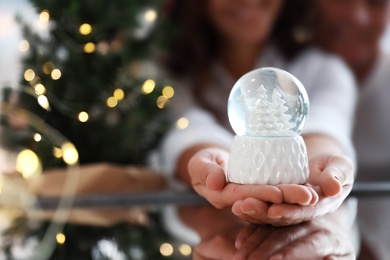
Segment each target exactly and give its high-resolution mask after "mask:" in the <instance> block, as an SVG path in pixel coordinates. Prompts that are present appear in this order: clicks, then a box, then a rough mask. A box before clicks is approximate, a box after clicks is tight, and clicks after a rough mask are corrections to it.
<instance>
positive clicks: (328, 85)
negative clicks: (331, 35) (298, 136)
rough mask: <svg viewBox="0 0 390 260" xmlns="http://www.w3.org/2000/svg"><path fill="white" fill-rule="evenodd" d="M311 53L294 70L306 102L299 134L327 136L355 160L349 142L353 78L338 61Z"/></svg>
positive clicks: (353, 90)
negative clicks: (305, 111) (306, 106)
mask: <svg viewBox="0 0 390 260" xmlns="http://www.w3.org/2000/svg"><path fill="white" fill-rule="evenodd" d="M313 53H314V55H311V56H310V58H308V61H307V62H306V64H305V66H301V67H300V68H299V69H297V71H296V76H297V77H298V78H299V79H300V80H301V81H302V83H303V84H304V86H305V87H306V90H307V92H308V96H309V102H310V112H309V119H308V121H307V123H306V125H305V127H304V130H303V133H302V134H303V135H305V134H312V133H320V134H325V135H328V136H330V137H332V138H333V139H335V140H336V141H337V142H338V143H339V144H340V145H341V146H342V147H343V148H344V150H345V152H346V153H347V154H348V155H349V156H350V157H351V158H352V159H355V152H354V149H353V145H352V140H351V134H352V127H353V118H354V110H355V103H356V95H357V94H356V84H355V81H354V78H353V76H352V74H351V72H350V71H349V70H348V68H347V67H346V66H345V65H344V63H343V62H342V61H341V60H339V59H338V58H336V57H332V56H328V55H325V54H323V53H321V52H319V51H313ZM313 53H312V54H313ZM297 74H299V75H297Z"/></svg>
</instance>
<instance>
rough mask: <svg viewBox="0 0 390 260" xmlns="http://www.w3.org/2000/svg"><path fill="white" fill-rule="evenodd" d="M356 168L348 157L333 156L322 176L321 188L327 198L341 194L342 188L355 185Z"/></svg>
mask: <svg viewBox="0 0 390 260" xmlns="http://www.w3.org/2000/svg"><path fill="white" fill-rule="evenodd" d="M353 176H354V166H353V163H352V161H351V160H350V159H349V158H346V157H340V156H332V157H330V158H329V160H328V163H327V165H326V168H325V169H324V171H323V172H322V173H321V175H320V181H319V186H320V188H321V191H322V192H323V193H324V194H325V195H326V196H335V195H337V194H339V193H340V192H341V190H342V187H343V186H345V185H351V184H352V183H353Z"/></svg>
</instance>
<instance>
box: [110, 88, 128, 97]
mask: <svg viewBox="0 0 390 260" xmlns="http://www.w3.org/2000/svg"><path fill="white" fill-rule="evenodd" d="M113 96H114V98H116V99H117V100H122V99H124V98H125V92H124V91H123V90H122V89H120V88H117V89H115V90H114V94H113Z"/></svg>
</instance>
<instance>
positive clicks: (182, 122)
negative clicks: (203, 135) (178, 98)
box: [176, 117, 189, 130]
mask: <svg viewBox="0 0 390 260" xmlns="http://www.w3.org/2000/svg"><path fill="white" fill-rule="evenodd" d="M188 125H189V121H188V119H187V118H185V117H181V118H179V119H178V120H177V121H176V128H177V129H180V130H183V129H186V128H187V127H188Z"/></svg>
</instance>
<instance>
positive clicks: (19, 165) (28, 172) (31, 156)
mask: <svg viewBox="0 0 390 260" xmlns="http://www.w3.org/2000/svg"><path fill="white" fill-rule="evenodd" d="M40 169H41V163H40V162H39V159H38V156H37V155H36V154H35V153H34V152H33V151H31V150H29V149H25V150H23V151H21V152H20V153H19V154H18V156H17V158H16V170H17V171H18V172H20V173H21V174H22V176H23V178H25V179H29V178H30V177H31V176H33V175H35V174H37V173H38V172H39V171H40Z"/></svg>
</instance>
